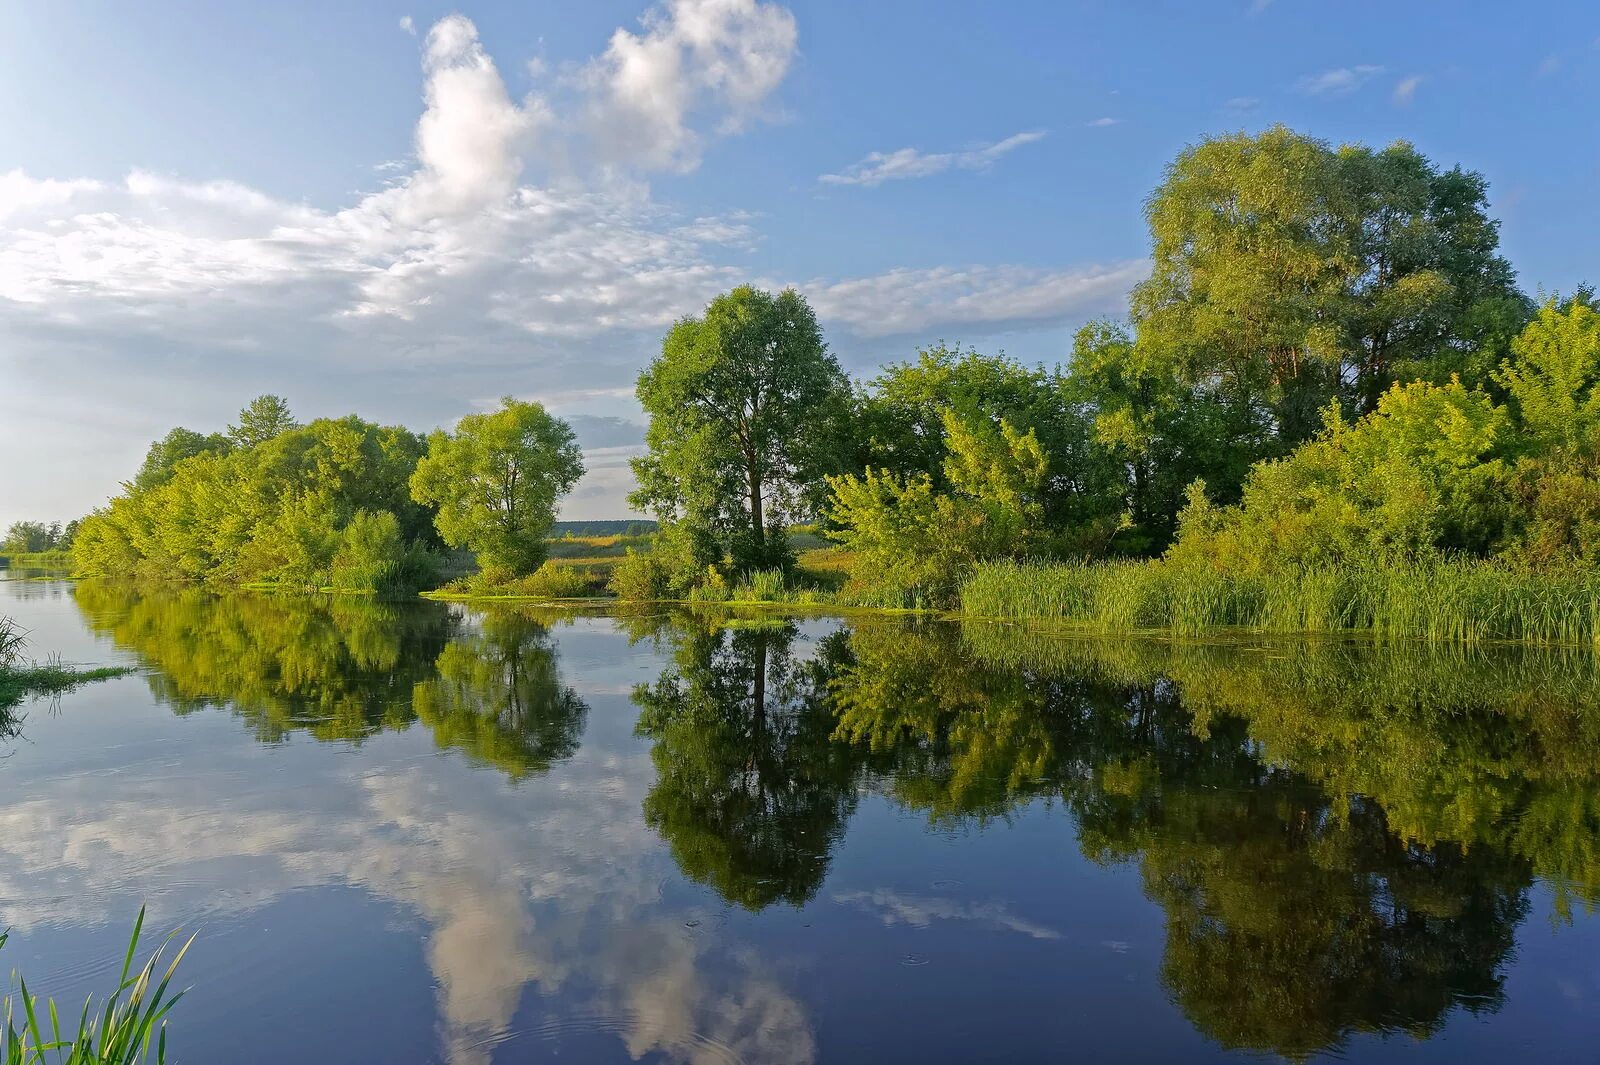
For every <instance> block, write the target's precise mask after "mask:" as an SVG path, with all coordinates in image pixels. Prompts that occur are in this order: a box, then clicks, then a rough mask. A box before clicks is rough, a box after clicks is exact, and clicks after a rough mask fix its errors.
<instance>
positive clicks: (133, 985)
mask: <svg viewBox="0 0 1600 1065" xmlns="http://www.w3.org/2000/svg"><path fill="white" fill-rule="evenodd" d="M144 916H145V911H144V908H143V907H141V908H140V910H139V917H138V919H137V920H136V921H135V922H134V925H133V935H132V937H131V938H130V939H129V941H128V952H127V954H126V955H125V956H124V957H123V960H122V972H121V975H120V976H119V977H118V978H117V989H116V990H115V991H113V992H112V993H111V995H110V997H109V998H107V999H106V1000H105V1002H104V1003H102V1004H101V1005H100V1006H99V1007H98V1008H96V1006H95V1003H94V999H93V998H92V997H91V998H90V999H88V1000H87V1001H85V1002H84V1004H83V1011H82V1013H80V1014H79V1017H78V1024H77V1028H76V1029H75V1030H73V1029H67V1030H63V1028H62V1027H61V1017H60V1014H59V1013H58V1012H57V1010H56V1004H55V1001H54V1000H46V1001H45V1002H44V1004H43V1007H42V1010H43V1018H42V1019H41V1016H40V1014H41V1006H40V1004H39V1003H38V1002H37V1001H36V1000H35V999H34V997H33V996H32V995H30V994H29V993H28V983H27V981H26V980H22V979H20V978H19V980H18V984H19V987H20V991H19V993H18V994H17V996H16V997H15V1000H13V997H12V996H10V995H8V996H6V999H5V1004H4V1018H3V1021H0V1023H3V1024H4V1047H3V1050H4V1053H3V1056H0V1062H3V1063H4V1065H140V1063H145V1062H155V1063H158V1065H159V1063H163V1062H165V1061H166V1060H167V1015H168V1014H169V1013H171V1012H172V1008H173V1007H174V1006H176V1005H177V1004H178V1001H179V1000H180V999H182V998H183V996H184V994H185V991H178V992H176V993H175V994H172V995H171V996H170V997H169V996H168V991H169V989H170V988H171V985H172V978H173V976H174V975H176V973H177V971H178V964H179V963H180V962H181V961H183V956H184V955H185V954H187V953H188V952H189V947H190V946H191V945H193V943H194V937H192V936H191V937H190V938H189V940H188V941H187V942H185V943H184V944H183V946H182V947H180V948H178V950H177V952H176V953H175V954H173V955H172V960H171V961H170V962H169V963H167V965H166V967H165V970H164V971H162V972H161V975H160V977H159V978H158V977H157V975H156V974H157V972H158V971H159V970H161V965H162V961H163V958H164V957H165V956H166V954H167V949H168V947H170V946H171V945H172V943H173V941H174V940H175V939H176V938H177V933H176V932H174V933H172V934H171V935H169V936H168V937H167V938H166V939H165V940H163V941H162V944H161V946H160V947H158V948H156V950H155V951H154V952H153V953H152V954H151V955H150V957H149V958H148V959H147V960H146V961H145V963H144V965H143V966H141V967H140V968H139V969H138V970H137V971H136V970H135V969H134V967H133V959H134V955H135V954H137V953H138V950H139V936H140V933H141V932H142V931H143V929H144ZM5 940H6V937H5V935H3V934H0V947H3V946H4V945H5ZM152 1051H153V1054H152Z"/></svg>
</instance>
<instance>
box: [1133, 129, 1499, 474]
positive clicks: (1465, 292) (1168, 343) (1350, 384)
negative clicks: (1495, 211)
mask: <svg viewBox="0 0 1600 1065" xmlns="http://www.w3.org/2000/svg"><path fill="white" fill-rule="evenodd" d="M1146 217H1147V219H1148V221H1149V225H1150V238H1151V259H1152V269H1151V275H1150V278H1149V279H1148V280H1146V281H1145V282H1143V283H1141V284H1140V285H1139V287H1138V289H1137V290H1136V291H1135V292H1134V296H1133V307H1132V310H1133V319H1134V324H1135V325H1136V327H1137V329H1138V334H1139V342H1140V343H1141V344H1142V345H1145V346H1147V347H1149V348H1151V349H1152V351H1153V352H1155V353H1156V354H1157V355H1158V356H1159V357H1160V359H1161V360H1162V361H1164V362H1165V363H1166V364H1167V365H1168V366H1169V368H1170V370H1171V372H1172V373H1173V374H1174V375H1176V376H1177V377H1178V378H1180V379H1181V380H1182V381H1183V382H1185V383H1186V384H1187V385H1189V386H1191V387H1193V388H1195V389H1198V390H1201V391H1213V392H1216V393H1218V394H1220V395H1222V396H1224V397H1226V399H1227V401H1228V402H1229V403H1230V404H1232V405H1233V406H1234V407H1235V408H1236V410H1237V412H1238V415H1239V417H1240V419H1241V422H1242V424H1243V425H1244V426H1245V427H1246V429H1245V431H1247V432H1249V433H1251V434H1255V433H1257V432H1258V431H1259V430H1260V429H1261V428H1265V429H1266V430H1267V436H1268V441H1269V446H1272V447H1273V449H1276V448H1280V447H1283V446H1293V445H1294V444H1297V443H1299V442H1300V441H1302V440H1305V439H1307V438H1308V437H1310V436H1311V435H1313V434H1314V433H1316V432H1317V430H1318V429H1319V428H1320V423H1321V418H1320V414H1319V412H1320V410H1321V409H1322V408H1323V407H1324V406H1326V405H1327V403H1328V401H1329V400H1331V399H1334V398H1342V399H1344V400H1346V401H1347V403H1349V405H1350V409H1353V410H1355V411H1356V412H1358V413H1366V412H1367V411H1370V410H1372V409H1374V408H1375V407H1376V406H1377V402H1378V400H1379V399H1380V398H1381V397H1382V396H1383V394H1384V393H1385V392H1386V391H1387V390H1388V388H1389V386H1390V385H1392V384H1394V383H1395V382H1396V381H1409V380H1412V379H1415V378H1417V377H1424V378H1426V379H1429V380H1433V381H1444V380H1448V379H1449V376H1450V374H1451V373H1452V372H1460V373H1461V374H1462V376H1463V378H1464V379H1465V380H1466V382H1467V383H1468V384H1469V385H1470V384H1478V383H1483V382H1484V381H1485V380H1486V379H1487V377H1488V375H1489V374H1490V373H1491V372H1492V371H1493V370H1494V368H1495V366H1496V365H1497V364H1498V361H1499V354H1498V352H1503V351H1504V348H1505V345H1506V344H1507V343H1508V342H1509V340H1510V338H1511V337H1512V336H1514V335H1515V334H1516V332H1517V331H1518V330H1520V329H1521V327H1522V324H1523V323H1524V322H1525V321H1526V320H1527V317H1528V315H1529V314H1530V313H1531V308H1530V307H1529V306H1528V303H1527V301H1526V299H1525V298H1524V297H1523V296H1522V295H1521V294H1520V293H1519V292H1518V291H1517V289H1516V286H1515V284H1514V283H1513V274H1512V270H1511V267H1510V266H1509V265H1508V264H1507V262H1506V261H1505V259H1503V258H1502V257H1501V256H1500V255H1499V253H1498V245H1499V233H1498V223H1497V222H1495V221H1494V220H1493V219H1491V218H1490V217H1489V215H1488V192H1487V185H1486V183H1485V181H1484V179H1483V178H1482V176H1481V175H1479V174H1475V173H1472V172H1470V171H1464V170H1462V169H1461V168H1460V167H1455V168H1452V169H1450V170H1441V169H1440V168H1439V167H1437V166H1435V165H1434V164H1433V163H1432V162H1430V161H1429V160H1428V159H1427V158H1426V157H1425V156H1423V155H1422V154H1421V153H1419V152H1418V151H1417V150H1416V149H1415V148H1413V147H1412V146H1411V145H1409V144H1407V143H1405V142H1403V141H1399V142H1396V143H1394V144H1391V145H1389V146H1388V147H1386V148H1383V149H1381V150H1373V149H1371V148H1368V147H1365V146H1362V145H1349V146H1344V147H1340V148H1334V147H1331V146H1330V145H1328V144H1327V143H1326V142H1324V141H1320V140H1316V139H1314V138H1311V137H1306V136H1303V135H1301V134H1298V133H1295V132H1294V131H1292V130H1289V129H1286V128H1284V127H1283V126H1274V127H1272V128H1271V129H1268V130H1265V131H1263V132H1262V133H1260V134H1258V135H1254V136H1252V135H1246V134H1236V135H1231V136H1225V137H1216V138H1212V139H1209V140H1206V141H1203V142H1201V143H1200V144H1198V145H1195V146H1193V147H1190V148H1187V149H1185V150H1184V151H1183V152H1182V153H1180V154H1179V156H1178V157H1177V159H1175V160H1174V161H1173V163H1172V164H1171V165H1170V166H1169V167H1168V168H1167V174H1166V178H1165V180H1164V181H1163V182H1162V184H1161V187H1160V188H1158V189H1157V190H1156V191H1155V192H1154V193H1153V194H1152V195H1151V197H1150V199H1149V201H1148V203H1147V205H1146Z"/></svg>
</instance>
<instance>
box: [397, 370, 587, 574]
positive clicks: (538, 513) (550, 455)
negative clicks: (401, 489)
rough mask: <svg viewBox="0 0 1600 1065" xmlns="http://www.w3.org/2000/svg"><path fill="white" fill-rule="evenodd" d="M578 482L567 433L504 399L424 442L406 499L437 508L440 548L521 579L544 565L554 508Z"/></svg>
mask: <svg viewBox="0 0 1600 1065" xmlns="http://www.w3.org/2000/svg"><path fill="white" fill-rule="evenodd" d="M582 476H583V454H582V452H581V451H579V449H578V444H577V441H576V440H575V439H574V437H573V435H572V429H571V427H570V426H568V425H567V423H566V422H564V421H561V420H560V419H559V418H555V417H552V416H551V415H550V414H548V413H547V412H546V411H545V409H544V408H543V407H542V406H540V405H539V404H537V403H524V402H522V401H520V400H516V399H513V398H512V397H510V396H507V397H505V399H503V400H502V401H501V404H500V409H499V410H497V411H494V412H492V413H489V414H469V415H467V416H466V417H465V418H462V419H461V420H460V421H459V422H457V423H456V431H455V433H454V434H449V433H445V432H443V431H442V430H441V431H439V432H435V433H434V434H433V435H432V436H430V437H429V438H428V453H427V455H426V456H424V457H423V459H422V460H421V461H420V462H418V463H417V467H416V470H415V472H414V473H412V475H411V495H412V498H413V499H415V500H416V501H417V502H419V503H424V504H428V505H431V506H436V507H437V508H438V514H437V516H436V517H435V519H434V520H435V524H436V525H437V526H438V529H439V534H440V535H441V536H442V537H444V540H445V542H446V543H448V544H452V545H454V546H457V547H470V548H471V549H472V550H473V551H474V552H475V553H476V554H477V556H478V563H479V565H481V566H484V567H486V568H487V567H490V566H505V567H508V568H510V569H511V570H512V571H513V573H514V574H516V575H522V574H527V573H532V572H533V571H534V570H536V569H538V568H539V566H540V564H541V563H542V562H544V556H545V547H544V538H545V535H546V534H547V533H548V532H549V530H550V526H551V524H552V523H553V522H554V521H555V506H556V501H557V500H558V499H559V498H560V497H561V496H562V495H564V494H565V493H566V492H568V491H569V490H571V488H572V486H573V485H574V484H576V483H577V481H578V478H579V477H582Z"/></svg>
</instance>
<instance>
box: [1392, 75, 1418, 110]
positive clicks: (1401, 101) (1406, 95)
mask: <svg viewBox="0 0 1600 1065" xmlns="http://www.w3.org/2000/svg"><path fill="white" fill-rule="evenodd" d="M1424 80H1425V79H1424V78H1423V76H1422V75H1421V74H1412V75H1410V76H1409V77H1405V78H1401V79H1400V81H1399V83H1398V84H1396V85H1395V87H1394V102H1395V103H1396V104H1397V105H1398V106H1400V107H1406V106H1409V105H1410V103H1411V101H1412V100H1414V99H1416V96H1417V86H1419V85H1421V84H1422V83H1423V81H1424Z"/></svg>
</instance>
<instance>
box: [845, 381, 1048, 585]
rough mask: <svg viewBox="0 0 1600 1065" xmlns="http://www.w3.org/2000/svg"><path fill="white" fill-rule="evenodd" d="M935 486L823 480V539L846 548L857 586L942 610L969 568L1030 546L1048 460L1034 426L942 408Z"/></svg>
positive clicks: (926, 480) (891, 478) (870, 477)
mask: <svg viewBox="0 0 1600 1065" xmlns="http://www.w3.org/2000/svg"><path fill="white" fill-rule="evenodd" d="M942 422H943V431H942V435H943V438H944V440H945V446H946V448H947V449H948V454H947V455H946V457H945V460H944V464H943V470H942V474H943V477H942V486H943V487H942V488H941V487H940V486H938V485H936V484H935V482H934V480H933V478H932V477H930V476H929V475H928V474H926V473H920V472H919V473H914V474H911V475H910V476H908V477H898V476H896V475H895V474H892V473H886V472H883V471H880V470H873V469H870V468H869V469H868V470H867V471H866V473H865V474H864V475H863V476H861V477H857V476H855V475H854V474H849V475H846V476H843V477H830V478H828V487H829V489H830V490H831V491H832V493H833V496H832V499H831V501H830V504H829V513H830V515H831V516H832V518H833V521H834V523H835V524H836V526H837V528H835V529H834V530H832V531H830V532H829V534H828V535H829V536H831V537H833V538H834V539H836V540H838V541H840V542H841V543H843V544H844V545H845V547H846V548H847V549H848V550H849V551H850V553H851V557H852V559H853V562H852V565H851V583H852V585H853V586H854V587H855V590H856V591H858V592H860V593H865V594H867V595H869V596H871V597H873V598H876V599H879V600H887V601H889V602H892V603H893V604H894V605H897V606H898V605H902V604H906V603H909V604H914V605H922V604H925V603H933V604H937V605H941V606H946V605H949V604H950V603H951V602H952V601H953V600H954V598H955V594H956V590H957V588H958V587H959V585H960V582H961V579H962V578H963V577H964V576H966V574H967V572H968V571H969V570H970V569H971V568H972V566H973V565H974V564H976V563H977V562H980V561H983V560H985V559H993V558H1001V557H1006V556H1009V555H1016V554H1019V553H1022V552H1024V551H1025V550H1026V549H1027V548H1028V547H1029V545H1031V544H1034V543H1037V541H1038V539H1039V533H1038V528H1039V526H1040V524H1041V519H1042V516H1043V508H1042V507H1041V505H1040V503H1039V497H1040V494H1041V489H1042V487H1043V485H1044V484H1045V482H1046V479H1047V474H1048V468H1049V464H1048V461H1047V460H1046V458H1045V455H1044V451H1043V449H1042V448H1041V447H1040V446H1039V439H1038V437H1037V436H1035V435H1034V432H1033V430H1031V429H1030V430H1028V432H1026V433H1021V432H1018V431H1017V430H1016V429H1015V428H1013V427H1012V425H1011V423H1010V422H1008V421H1006V420H1005V419H1001V420H1000V424H999V425H998V426H996V425H993V424H991V423H990V422H988V421H987V420H985V419H982V418H974V419H971V420H963V419H962V418H961V417H959V416H958V415H957V414H956V413H955V412H954V411H950V410H946V411H945V412H944V414H943V418H942Z"/></svg>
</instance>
